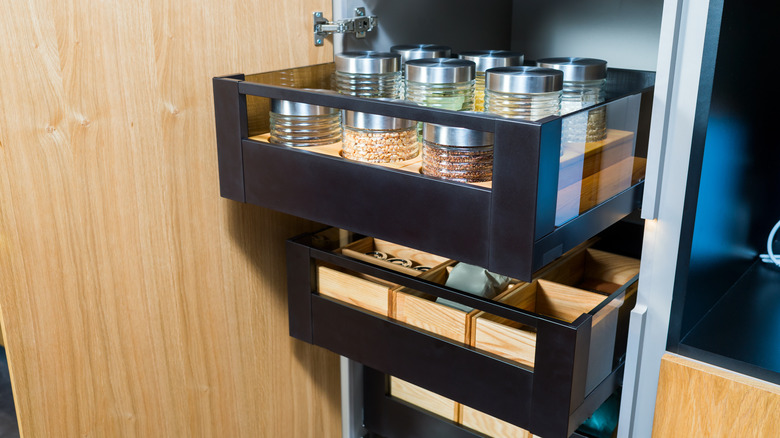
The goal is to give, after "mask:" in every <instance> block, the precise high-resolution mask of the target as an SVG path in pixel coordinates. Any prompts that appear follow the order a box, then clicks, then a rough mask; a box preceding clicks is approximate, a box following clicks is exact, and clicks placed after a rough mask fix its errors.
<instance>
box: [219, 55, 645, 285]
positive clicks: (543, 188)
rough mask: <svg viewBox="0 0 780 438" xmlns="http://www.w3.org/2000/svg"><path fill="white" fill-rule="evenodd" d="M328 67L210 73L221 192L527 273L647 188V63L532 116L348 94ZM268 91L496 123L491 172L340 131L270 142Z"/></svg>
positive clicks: (382, 110)
mask: <svg viewBox="0 0 780 438" xmlns="http://www.w3.org/2000/svg"><path fill="white" fill-rule="evenodd" d="M333 71H334V67H333V64H323V65H316V66H310V67H305V68H298V69H291V70H285V71H280V72H273V73H264V74H258V75H253V76H249V77H245V76H244V75H237V76H232V77H222V78H215V79H214V97H215V105H216V121H217V143H218V148H219V149H218V151H219V173H220V187H221V194H222V196H224V197H227V198H230V199H234V200H238V201H242V202H249V203H253V204H257V205H261V206H264V207H268V208H271V209H274V210H279V211H283V212H286V213H289V214H293V215H296V216H299V217H304V218H307V219H311V220H315V221H317V222H320V223H324V224H328V225H332V226H337V227H340V228H344V229H350V230H353V231H355V232H359V233H363V234H365V235H371V236H374V237H377V238H380V239H384V240H388V241H392V242H397V243H399V244H402V245H408V246H412V247H415V248H420V249H422V250H424V251H426V252H429V253H434V254H440V255H442V256H445V257H448V258H451V259H455V260H460V261H463V262H466V263H471V264H474V265H478V266H484V267H486V268H488V269H490V270H491V271H493V272H499V273H501V274H505V275H508V276H511V277H514V278H518V279H520V280H525V281H528V280H530V279H531V276H532V274H533V272H535V271H537V270H538V269H540V268H541V267H543V266H544V265H546V264H547V263H549V262H550V261H552V260H554V259H556V258H558V257H559V256H561V255H562V254H563V253H564V252H566V251H568V250H569V249H571V248H573V247H575V246H577V245H579V244H580V243H582V242H583V241H585V240H587V239H588V238H590V237H592V236H594V235H596V234H597V233H599V232H601V231H602V230H604V229H605V228H607V227H608V226H609V225H611V224H613V223H615V222H616V221H618V220H619V219H621V218H622V217H624V216H626V215H628V214H629V213H630V212H631V211H633V210H635V209H636V208H637V207H638V206H639V204H640V202H641V195H642V187H643V186H642V184H643V183H642V181H643V180H644V172H645V157H646V152H647V151H646V148H647V127H648V126H649V123H648V120H649V115H650V111H649V109H650V104H651V100H652V99H650V98H649V96H650V94H651V93H652V87H653V81H654V74H653V73H651V72H641V71H632V70H621V69H610V70H609V71H608V74H607V84H606V101H605V102H604V103H602V104H599V105H595V106H592V107H587V108H585V109H582V110H579V111H576V112H573V113H571V114H568V115H566V116H562V117H561V116H550V117H547V118H544V119H541V120H539V121H525V120H519V119H509V118H504V117H500V116H497V115H493V114H489V113H480V112H466V111H461V112H459V111H451V110H446V109H438V108H428V107H424V106H417V105H414V104H411V103H409V102H406V101H401V100H380V99H366V98H360V97H354V96H347V95H340V94H337V93H334V92H332V91H329V90H328V89H329V88H330V83H331V75H332V74H333ZM271 99H281V100H289V101H296V102H303V103H307V104H313V105H318V106H324V107H330V108H339V109H342V110H350V111H358V112H362V113H372V114H378V115H383V116H392V117H397V118H402V119H407V120H413V121H418V122H430V123H436V124H440V125H448V126H457V127H464V128H469V129H473V130H477V131H483V132H491V133H494V146H493V164H492V180H491V181H489V182H480V183H463V182H455V181H451V180H444V179H438V178H435V177H433V176H427V175H423V174H422V173H421V171H420V169H421V157H420V156H417V157H416V158H413V159H410V160H407V161H403V162H399V163H391V164H387V165H379V164H370V163H363V162H358V161H352V160H348V159H345V158H343V157H342V155H341V153H340V151H341V144H340V143H334V144H331V145H327V146H317V147H288V146H282V145H276V144H272V143H270V141H269V134H268V133H269V110H270V101H271ZM591 115H594V116H596V115H597V116H598V118H600V120H603V119H604V118H606V121H605V123H606V136H605V137H604V138H603V139H601V140H598V141H587V140H586V136H585V135H584V134H582V136H581V141H580V140H576V139H578V138H580V137H578V135H577V134H576V132H579V131H577V129H579V128H577V127H582V129H585V126H586V125H587V123H588V122H589V121H590V120H591ZM572 132H575V134H572ZM583 132H584V131H583ZM572 139H575V140H572Z"/></svg>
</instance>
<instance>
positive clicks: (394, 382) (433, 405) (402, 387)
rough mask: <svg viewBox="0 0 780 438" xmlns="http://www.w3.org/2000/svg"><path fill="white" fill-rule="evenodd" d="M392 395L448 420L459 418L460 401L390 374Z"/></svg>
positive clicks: (455, 420)
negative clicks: (457, 401)
mask: <svg viewBox="0 0 780 438" xmlns="http://www.w3.org/2000/svg"><path fill="white" fill-rule="evenodd" d="M390 395H391V396H393V397H395V398H398V399H401V400H403V401H405V402H407V403H409V404H412V405H415V406H417V407H419V408H422V409H424V410H426V411H428V412H430V413H433V414H436V415H438V416H440V417H442V418H445V419H447V420H451V421H454V422H458V420H459V418H458V416H459V415H460V403H456V402H454V401H452V400H450V399H448V398H446V397H444V396H441V395H439V394H436V393H435V392H432V391H428V390H427V389H424V388H420V387H419V386H417V385H413V384H411V383H409V382H407V381H405V380H401V379H399V378H397V377H394V376H390Z"/></svg>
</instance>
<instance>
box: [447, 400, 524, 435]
mask: <svg viewBox="0 0 780 438" xmlns="http://www.w3.org/2000/svg"><path fill="white" fill-rule="evenodd" d="M458 407H459V410H460V413H459V415H458V416H459V418H460V420H459V421H460V424H461V425H462V426H464V427H467V428H469V429H472V430H475V431H477V432H479V433H482V434H485V435H486V436H489V437H494V438H539V437H537V436H536V435H534V434H532V433H531V432H529V431H527V430H525V429H523V428H520V427H517V426H515V425H514V424H511V423H507V422H506V421H502V420H499V419H498V418H496V417H493V416H491V415H488V414H486V413H484V412H482V411H478V410H476V409H474V408H471V407H468V406H466V405H463V404H460V405H458Z"/></svg>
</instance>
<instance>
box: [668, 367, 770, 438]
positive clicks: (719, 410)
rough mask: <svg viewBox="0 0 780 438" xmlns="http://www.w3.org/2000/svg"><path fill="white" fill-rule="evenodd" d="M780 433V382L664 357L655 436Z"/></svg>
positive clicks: (765, 437)
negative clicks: (774, 382) (775, 382)
mask: <svg viewBox="0 0 780 438" xmlns="http://www.w3.org/2000/svg"><path fill="white" fill-rule="evenodd" d="M672 436H673V437H677V438H689V437H690V438H708V437H750V438H775V437H778V436H780V386H777V385H773V384H771V383H768V382H765V381H762V380H758V379H754V378H752V377H748V376H745V375H743V374H738V373H735V372H732V371H729V370H725V369H723V368H718V367H715V366H712V365H708V364H705V363H702V362H698V361H694V360H691V359H688V358H684V357H680V356H677V355H673V354H669V353H667V354H665V355H664V357H663V359H662V360H661V375H660V380H659V384H658V396H657V398H656V405H655V419H654V423H653V437H655V438H666V437H672Z"/></svg>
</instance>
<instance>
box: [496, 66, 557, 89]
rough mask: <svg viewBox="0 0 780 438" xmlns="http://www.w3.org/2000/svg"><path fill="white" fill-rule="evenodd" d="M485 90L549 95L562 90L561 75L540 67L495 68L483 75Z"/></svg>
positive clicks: (555, 71)
mask: <svg viewBox="0 0 780 438" xmlns="http://www.w3.org/2000/svg"><path fill="white" fill-rule="evenodd" d="M485 89H486V90H490V91H498V92H500V93H550V92H553V91H561V89H563V73H562V72H561V71H559V70H553V69H551V68H542V67H528V66H518V67H496V68H491V69H490V70H488V71H487V72H486V73H485Z"/></svg>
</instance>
